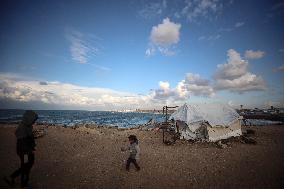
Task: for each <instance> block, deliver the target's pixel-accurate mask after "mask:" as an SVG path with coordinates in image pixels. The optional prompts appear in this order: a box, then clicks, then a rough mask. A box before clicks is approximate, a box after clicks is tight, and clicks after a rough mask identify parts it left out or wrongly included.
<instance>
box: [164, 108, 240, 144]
mask: <svg viewBox="0 0 284 189" xmlns="http://www.w3.org/2000/svg"><path fill="white" fill-rule="evenodd" d="M170 119H174V120H176V121H177V127H178V128H176V129H177V131H178V132H180V134H181V138H184V139H187V140H189V139H207V140H209V141H217V140H221V139H226V138H229V137H232V136H240V135H242V131H241V123H240V119H241V117H240V116H239V114H238V113H237V112H236V111H235V110H234V109H233V108H231V107H229V106H227V105H224V104H196V105H188V104H184V105H183V106H181V107H180V108H178V109H177V110H176V111H175V112H174V113H173V114H172V115H171V116H170Z"/></svg>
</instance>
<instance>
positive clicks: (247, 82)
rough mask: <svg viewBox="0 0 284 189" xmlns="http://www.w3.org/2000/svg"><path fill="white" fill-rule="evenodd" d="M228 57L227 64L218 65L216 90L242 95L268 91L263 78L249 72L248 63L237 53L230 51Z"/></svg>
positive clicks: (215, 76)
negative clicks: (243, 93)
mask: <svg viewBox="0 0 284 189" xmlns="http://www.w3.org/2000/svg"><path fill="white" fill-rule="evenodd" d="M227 56H228V60H227V63H225V64H218V65H217V70H216V72H215V74H214V77H213V78H214V79H215V89H216V90H230V91H233V92H239V93H242V92H246V91H255V90H265V89H266V84H265V82H264V80H263V79H262V77H261V76H256V75H255V74H252V73H250V72H249V71H248V62H247V61H245V60H243V59H242V58H241V56H240V54H239V53H238V52H237V51H235V50H234V49H230V50H228V53H227Z"/></svg>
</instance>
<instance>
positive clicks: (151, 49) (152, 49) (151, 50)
mask: <svg viewBox="0 0 284 189" xmlns="http://www.w3.org/2000/svg"><path fill="white" fill-rule="evenodd" d="M155 52H156V49H155V47H148V49H146V52H145V54H146V56H148V57H149V56H152V55H154V54H155Z"/></svg>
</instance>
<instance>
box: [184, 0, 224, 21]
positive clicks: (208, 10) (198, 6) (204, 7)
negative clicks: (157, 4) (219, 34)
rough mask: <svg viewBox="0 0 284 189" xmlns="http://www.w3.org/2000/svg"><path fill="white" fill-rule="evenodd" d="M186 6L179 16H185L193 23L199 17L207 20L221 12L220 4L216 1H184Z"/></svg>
mask: <svg viewBox="0 0 284 189" xmlns="http://www.w3.org/2000/svg"><path fill="white" fill-rule="evenodd" d="M185 3H186V6H185V7H184V8H183V9H182V11H181V14H182V15H185V16H186V17H187V19H188V20H189V21H191V22H192V21H195V20H196V19H197V18H199V17H203V18H209V16H210V15H211V17H213V16H212V15H215V14H217V13H218V12H219V11H220V10H222V7H223V5H222V2H220V1H218V0H199V1H189V0H188V1H186V2H185Z"/></svg>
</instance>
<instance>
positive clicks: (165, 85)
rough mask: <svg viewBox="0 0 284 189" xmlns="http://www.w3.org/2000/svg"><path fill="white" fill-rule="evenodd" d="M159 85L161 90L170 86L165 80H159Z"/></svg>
mask: <svg viewBox="0 0 284 189" xmlns="http://www.w3.org/2000/svg"><path fill="white" fill-rule="evenodd" d="M159 86H160V89H162V90H168V89H169V88H170V84H169V82H167V81H160V82H159Z"/></svg>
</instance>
